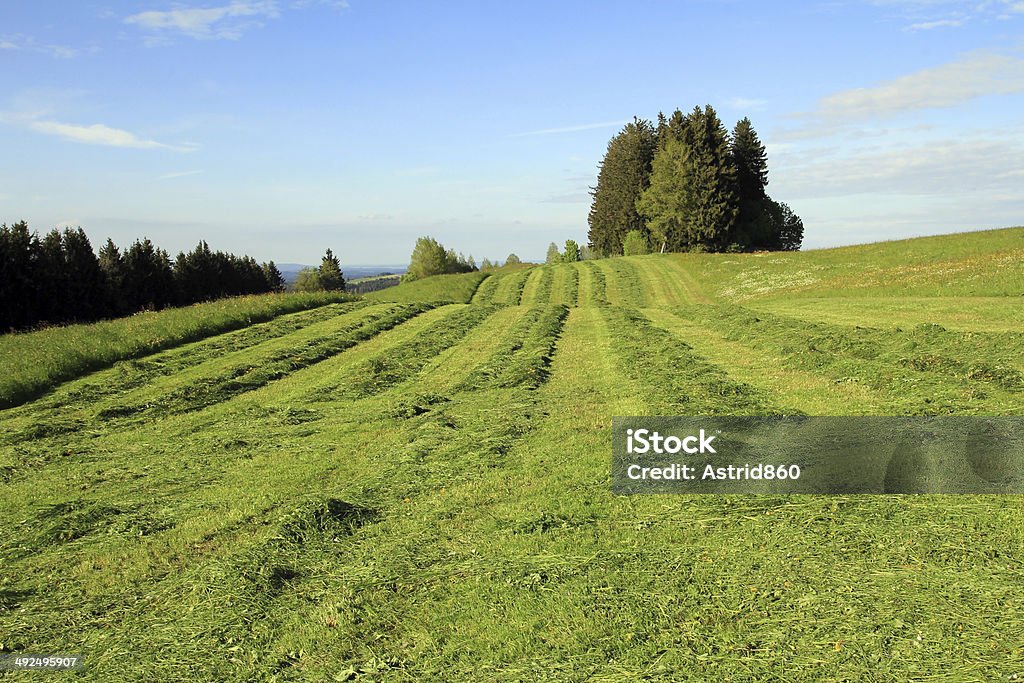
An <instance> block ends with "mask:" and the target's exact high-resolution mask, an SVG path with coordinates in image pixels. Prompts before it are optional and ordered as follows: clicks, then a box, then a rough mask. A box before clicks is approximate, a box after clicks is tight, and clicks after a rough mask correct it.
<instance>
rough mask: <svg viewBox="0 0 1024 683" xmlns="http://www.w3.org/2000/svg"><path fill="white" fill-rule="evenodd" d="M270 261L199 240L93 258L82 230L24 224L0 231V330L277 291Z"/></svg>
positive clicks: (109, 248)
mask: <svg viewBox="0 0 1024 683" xmlns="http://www.w3.org/2000/svg"><path fill="white" fill-rule="evenodd" d="M284 284H285V283H284V278H283V277H282V276H281V272H280V271H279V270H278V269H277V267H276V266H275V265H274V262H273V261H270V262H267V263H263V264H260V263H257V262H256V260H255V259H253V258H252V257H249V256H235V255H234V254H228V253H225V252H222V251H211V250H210V247H209V246H208V245H207V244H206V242H200V243H199V244H198V245H197V246H196V248H195V249H193V250H192V251H190V252H188V253H179V254H178V256H177V257H176V258H175V259H173V260H172V259H171V257H170V255H169V254H168V253H167V252H166V251H164V250H163V249H160V248H159V247H157V246H155V245H154V244H153V243H152V242H151V241H150V240H149V239H143V240H136V241H135V242H134V243H133V244H132V245H131V246H129V247H128V248H126V249H124V250H123V251H122V250H121V249H119V248H118V247H117V245H115V244H114V242H113V241H112V240H110V239H108V240H107V241H106V244H104V245H103V246H102V247H101V248H100V250H99V252H98V253H96V252H94V251H93V248H92V244H91V243H90V242H89V238H88V237H87V236H86V234H85V232H84V231H83V230H82V229H81V228H76V229H74V230H72V229H70V228H65V229H64V230H63V231H60V230H57V229H54V230H51V231H50V232H49V233H47V234H46V235H43V236H40V235H39V234H38V233H36V232H34V231H30V230H29V227H28V224H27V223H25V221H21V222H19V223H15V224H14V225H12V226H10V227H8V226H7V225H6V224H4V225H2V226H0V331H8V330H19V329H25V328H29V327H33V326H36V325H39V324H44V323H46V324H58V323H69V322H92V321H95V320H100V319H103V318H112V317H117V316H122V315H127V314H129V313H135V312H137V311H141V310H145V309H160V308H166V307H168V306H180V305H187V304H192V303H196V302H199V301H208V300H211V299H217V298H220V297H224V296H236V295H241V294H260V293H264V292H278V291H281V290H283V289H284Z"/></svg>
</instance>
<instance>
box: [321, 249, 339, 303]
mask: <svg viewBox="0 0 1024 683" xmlns="http://www.w3.org/2000/svg"><path fill="white" fill-rule="evenodd" d="M318 275H319V276H320V286H321V287H323V288H324V289H326V290H328V291H338V292H344V291H345V278H344V276H343V275H342V273H341V263H339V262H338V257H336V256H335V255H334V252H332V251H331V250H330V249H328V250H327V253H326V254H324V257H323V259H321V261H320V270H319V271H318Z"/></svg>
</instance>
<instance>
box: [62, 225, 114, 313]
mask: <svg viewBox="0 0 1024 683" xmlns="http://www.w3.org/2000/svg"><path fill="white" fill-rule="evenodd" d="M63 242H64V266H65V268H66V272H67V278H68V281H69V283H70V287H69V290H68V295H69V303H70V307H71V308H70V316H69V319H72V320H84V321H88V320H96V319H97V318H101V317H103V316H104V315H105V314H106V310H105V309H106V305H105V299H106V292H105V287H106V284H105V278H104V277H103V271H102V270H100V262H99V259H97V258H96V253H95V252H94V251H93V250H92V243H90V242H89V237H88V236H87V235H86V234H85V231H84V230H82V228H77V229H75V230H72V229H71V228H65V229H64V235H63Z"/></svg>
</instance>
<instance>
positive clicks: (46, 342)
mask: <svg viewBox="0 0 1024 683" xmlns="http://www.w3.org/2000/svg"><path fill="white" fill-rule="evenodd" d="M352 299H353V297H352V296H351V295H347V294H344V293H341V292H309V293H288V294H258V295H252V296H241V297H232V298H229V299H221V300H218V301H211V302H208V303H202V304H195V305H192V306H186V307H183V308H168V309H165V310H162V311H156V312H153V311H149V312H143V313H137V314H135V315H132V316H128V317H126V318H118V319H116V320H105V321H103V322H98V323H92V324H87V325H67V326H64V327H51V328H47V329H43V330H37V331H34V332H18V333H13V334H8V335H3V336H0V368H2V369H3V372H2V374H0V408H10V407H13V406H17V405H20V404H22V403H24V402H26V401H28V400H30V399H32V398H35V397H37V396H39V395H41V394H43V393H45V392H46V391H47V390H49V389H51V388H53V387H54V386H56V385H57V384H59V383H60V382H63V381H66V380H69V379H73V378H75V377H79V376H81V375H83V374H85V373H88V372H92V371H94V370H99V369H101V368H105V367H109V366H110V365H113V364H114V363H115V362H117V361H121V360H128V359H131V358H138V357H140V356H145V355H147V354H150V353H155V352H157V351H163V350H165V349H169V348H172V347H175V346H178V345H181V344H185V343H188V342H193V341H198V340H200V339H203V338H205V337H209V336H211V335H214V334H221V333H224V332H230V331H232V330H237V329H240V328H242V327H246V326H248V325H252V324H253V323H259V322H265V321H267V320H271V319H273V318H276V317H277V316H280V315H284V314H286V313H294V312H297V311H303V310H308V309H311V308H318V307H320V306H325V305H327V304H331V303H338V302H343V301H350V300H352Z"/></svg>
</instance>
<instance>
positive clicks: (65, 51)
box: [0, 35, 97, 59]
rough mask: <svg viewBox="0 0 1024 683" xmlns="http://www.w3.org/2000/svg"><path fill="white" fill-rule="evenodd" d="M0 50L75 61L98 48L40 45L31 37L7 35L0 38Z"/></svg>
mask: <svg viewBox="0 0 1024 683" xmlns="http://www.w3.org/2000/svg"><path fill="white" fill-rule="evenodd" d="M0 50H9V51H11V52H36V53H40V54H46V55H49V56H51V57H54V58H55V59H73V58H75V57H78V56H80V55H82V54H85V53H93V52H96V51H97V48H95V47H92V48H89V49H84V50H83V49H82V48H77V47H70V46H68V45H51V44H47V43H40V42H39V41H38V40H36V39H35V38H32V37H31V36H23V35H16V36H11V35H5V36H3V37H0Z"/></svg>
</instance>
